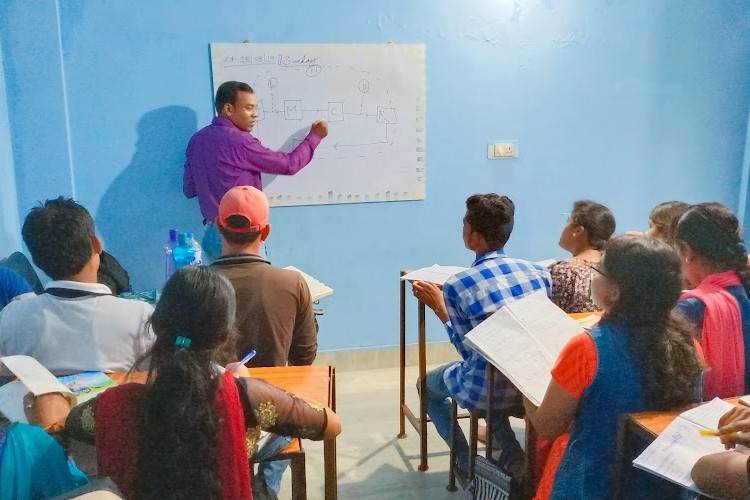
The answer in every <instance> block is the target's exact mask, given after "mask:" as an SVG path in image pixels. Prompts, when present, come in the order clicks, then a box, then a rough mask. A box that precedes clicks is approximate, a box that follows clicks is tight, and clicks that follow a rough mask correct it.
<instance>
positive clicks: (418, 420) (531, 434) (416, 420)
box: [397, 269, 594, 479]
mask: <svg viewBox="0 0 750 500" xmlns="http://www.w3.org/2000/svg"><path fill="white" fill-rule="evenodd" d="M410 272H411V271H410V270H405V269H404V270H401V273H400V275H399V291H400V294H399V305H400V311H399V312H400V317H399V327H400V338H399V354H400V359H399V368H400V372H399V376H400V386H399V391H400V392H399V405H398V410H399V432H398V435H397V436H398V438H399V439H404V438H405V437H406V420H409V423H411V425H412V426H413V427H414V429H415V430H416V431H417V432H418V433H419V466H418V467H417V468H418V469H419V470H420V471H426V470H427V469H428V468H429V467H428V465H427V424H428V423H429V422H431V421H432V420H430V418H429V417H428V416H427V400H426V399H424V398H422V394H425V393H426V392H427V384H426V382H425V376H426V375H427V350H426V318H425V305H424V302H422V301H420V300H419V299H417V346H418V351H419V360H418V363H419V411H418V415H415V414H414V412H413V411H412V409H411V408H409V406H408V405H407V404H406V280H402V279H400V278H401V277H402V276H404V275H405V274H408V273H410ZM591 314H594V313H590V312H585V313H572V314H569V316H570V317H571V318H573V319H574V320H579V319H582V318H585V317H587V316H590V315H591ZM487 366H488V367H491V366H492V365H491V364H490V363H488V364H487ZM490 373H492V370H490ZM488 379H489V376H488ZM490 387H492V386H490ZM490 402H491V399H490ZM468 417H469V414H468V413H464V414H461V415H459V416H458V418H468ZM488 427H489V423H488ZM535 442H536V432H535V431H534V430H533V428H532V426H531V425H530V424H529V422H528V420H526V450H527V464H533V463H534V462H533V461H532V460H531V459H534V458H535V457H533V456H532V455H533V453H534V450H535V446H533V444H534V443H535ZM530 444H531V445H532V446H530ZM488 445H489V446H492V441H491V440H490V441H489V442H488ZM532 475H533V474H532ZM529 477H532V476H529ZM537 479H538V478H537Z"/></svg>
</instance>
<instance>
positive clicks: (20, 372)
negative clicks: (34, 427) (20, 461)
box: [0, 356, 76, 423]
mask: <svg viewBox="0 0 750 500" xmlns="http://www.w3.org/2000/svg"><path fill="white" fill-rule="evenodd" d="M0 363H2V364H4V365H5V366H6V367H7V368H8V370H10V371H11V372H13V375H15V376H16V377H18V380H14V381H13V382H10V383H8V384H5V385H4V386H2V387H0V413H2V414H3V415H5V417H6V418H7V419H8V420H10V421H11V422H23V423H28V420H27V419H26V414H25V413H24V409H23V397H24V396H25V395H26V394H27V393H29V392H30V393H32V394H33V395H34V396H41V395H42V394H49V393H52V392H60V393H62V394H63V395H64V396H65V397H66V398H68V400H69V401H70V404H71V406H72V405H75V404H76V397H75V396H74V395H73V393H72V392H71V391H70V390H69V389H68V388H67V387H65V386H64V385H63V384H62V383H61V382H60V381H59V380H57V379H56V378H55V376H54V375H52V374H51V373H50V372H49V370H47V369H46V368H45V367H43V366H42V364H41V363H39V361H37V360H35V359H34V358H32V357H30V356H5V357H3V358H0Z"/></svg>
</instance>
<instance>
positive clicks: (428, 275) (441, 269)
mask: <svg viewBox="0 0 750 500" xmlns="http://www.w3.org/2000/svg"><path fill="white" fill-rule="evenodd" d="M466 269H467V268H466V267H459V266H439V265H437V264H434V265H432V266H430V267H423V268H421V269H417V270H416V271H412V272H410V273H408V274H405V275H403V276H401V280H409V281H427V282H429V283H435V284H436V285H443V284H445V282H446V281H448V278H450V277H451V276H453V275H454V274H458V273H460V272H461V271H466Z"/></svg>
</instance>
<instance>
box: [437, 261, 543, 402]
mask: <svg viewBox="0 0 750 500" xmlns="http://www.w3.org/2000/svg"><path fill="white" fill-rule="evenodd" d="M542 288H546V289H547V295H548V296H550V297H551V296H552V282H551V280H550V275H549V271H548V270H547V268H546V267H544V266H541V265H539V264H535V263H533V262H528V261H525V260H520V259H513V258H510V257H508V256H506V255H505V253H503V252H502V251H501V250H497V251H493V252H489V253H486V254H484V255H482V256H481V257H479V258H478V259H477V260H475V261H474V263H473V264H472V266H471V267H470V268H469V269H467V270H466V271H462V272H460V273H458V274H456V275H454V276H451V277H450V278H448V281H446V282H445V284H444V285H443V297H445V305H446V307H447V309H448V316H449V317H450V321H449V322H448V323H447V324H446V325H445V327H446V329H447V330H448V337H449V338H450V341H451V343H452V344H453V345H454V346H455V347H456V350H457V351H458V353H459V354H460V355H461V357H462V358H463V361H461V362H459V363H456V364H454V365H453V366H451V367H449V368H448V369H447V370H446V371H445V373H444V374H443V377H444V379H445V383H446V385H447V386H448V390H449V391H450V392H451V394H452V395H453V398H454V399H455V400H456V402H457V403H458V404H459V405H460V406H461V407H463V408H469V409H486V407H487V362H486V361H485V360H484V358H483V357H482V355H481V354H479V353H477V352H476V351H474V350H472V349H470V348H469V347H467V346H465V345H464V336H465V335H466V334H467V333H468V332H469V331H470V330H472V329H473V328H474V327H476V326H477V325H478V324H479V323H481V322H482V321H484V320H485V319H487V317H489V316H490V315H491V314H492V313H494V312H495V311H497V310H498V309H500V308H502V307H503V306H504V305H506V304H507V303H509V302H513V301H514V300H518V299H519V298H521V297H523V296H524V295H528V294H530V293H532V292H534V291H536V290H541V289H542ZM518 397H519V392H518V390H517V389H516V388H515V387H514V386H513V384H511V383H510V381H509V380H508V379H507V378H505V377H504V376H503V375H502V374H501V373H499V372H498V373H497V374H496V376H495V391H494V392H493V398H494V400H493V406H494V407H495V408H507V407H509V406H511V405H513V404H514V403H519V402H520V400H519V399H518Z"/></svg>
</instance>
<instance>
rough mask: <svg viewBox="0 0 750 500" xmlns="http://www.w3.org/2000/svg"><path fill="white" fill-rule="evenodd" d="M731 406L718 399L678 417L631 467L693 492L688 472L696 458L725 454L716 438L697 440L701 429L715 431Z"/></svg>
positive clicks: (705, 437) (693, 487)
mask: <svg viewBox="0 0 750 500" xmlns="http://www.w3.org/2000/svg"><path fill="white" fill-rule="evenodd" d="M733 406H734V405H732V404H731V403H727V402H726V401H723V400H721V399H719V398H715V399H714V400H712V401H711V402H709V403H705V404H702V405H700V406H697V407H695V408H693V409H692V410H688V411H686V412H683V413H681V414H680V415H678V416H677V418H675V419H674V420H673V421H672V423H671V424H669V426H667V428H666V429H664V431H663V432H662V433H661V434H659V437H657V438H656V439H655V440H654V442H653V443H651V444H650V445H649V446H648V448H646V449H645V450H644V451H643V453H641V454H640V455H639V456H638V458H636V459H635V460H633V465H634V466H636V467H638V468H639V469H643V470H645V471H648V472H650V473H652V474H656V475H657V476H659V477H661V478H664V479H667V480H669V481H672V482H673V483H677V484H679V485H681V486H683V487H685V488H689V489H691V490H693V491H699V490H698V488H697V487H696V486H695V483H694V482H693V480H692V478H691V477H690V471H691V470H692V469H693V466H694V465H695V463H696V462H697V461H698V459H699V458H701V457H703V456H705V455H710V454H712V453H721V452H723V451H726V450H725V449H724V445H722V444H721V441H719V438H718V437H717V436H701V434H700V431H701V429H713V430H715V429H716V428H717V427H718V425H719V419H720V418H721V416H722V415H724V414H725V413H726V412H728V411H729V410H731V409H732V407H733Z"/></svg>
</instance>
